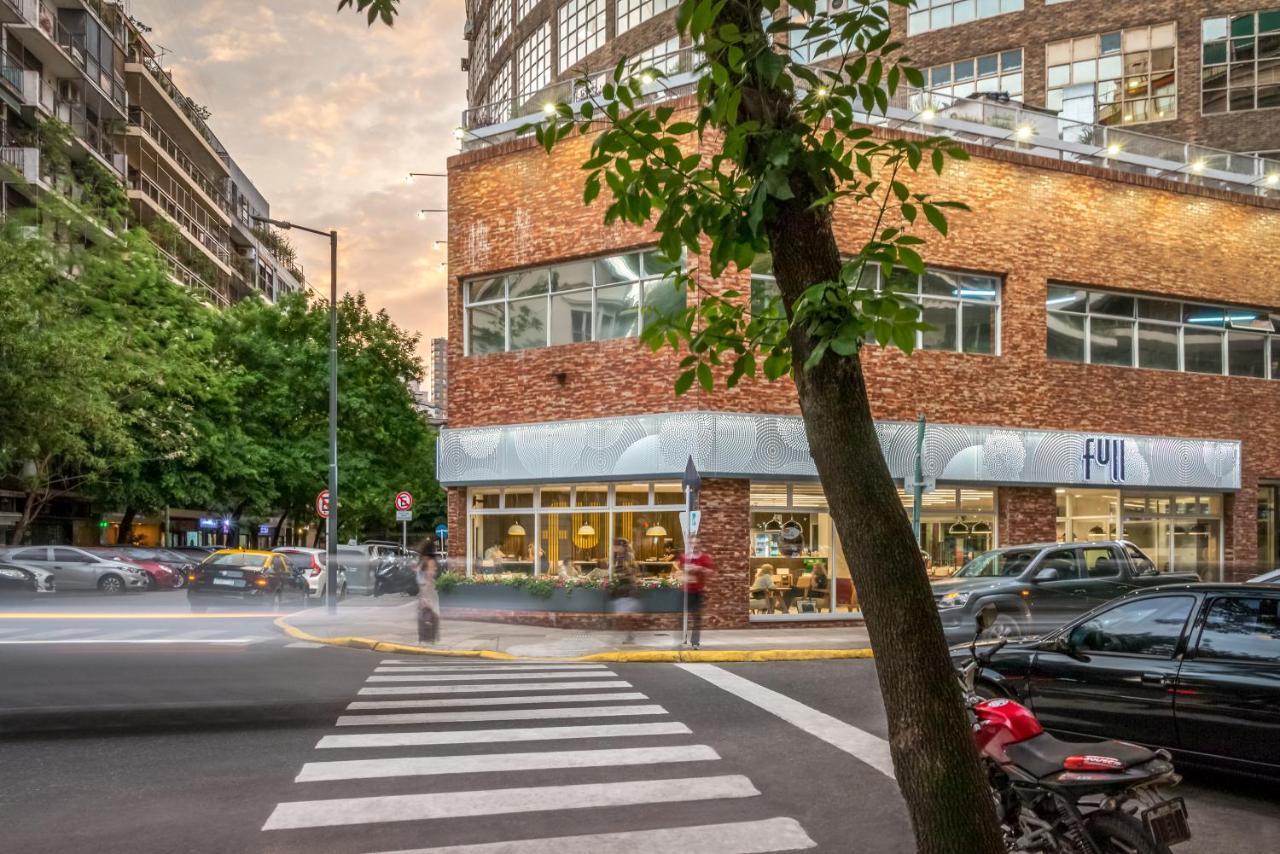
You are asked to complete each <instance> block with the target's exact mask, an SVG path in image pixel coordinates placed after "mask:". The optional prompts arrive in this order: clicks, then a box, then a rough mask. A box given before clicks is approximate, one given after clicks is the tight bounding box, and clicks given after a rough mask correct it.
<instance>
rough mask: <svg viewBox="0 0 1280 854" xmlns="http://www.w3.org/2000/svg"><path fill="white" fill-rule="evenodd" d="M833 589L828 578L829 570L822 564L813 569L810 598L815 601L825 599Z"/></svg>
mask: <svg viewBox="0 0 1280 854" xmlns="http://www.w3.org/2000/svg"><path fill="white" fill-rule="evenodd" d="M830 589H831V579H829V578H828V577H827V568H826V567H825V566H823V565H822V564H820V563H819V564H815V565H814V567H813V580H812V582H811V583H810V585H809V596H810V597H812V598H814V599H825V598H827V593H828V592H829V591H830Z"/></svg>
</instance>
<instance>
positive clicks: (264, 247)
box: [0, 0, 303, 305]
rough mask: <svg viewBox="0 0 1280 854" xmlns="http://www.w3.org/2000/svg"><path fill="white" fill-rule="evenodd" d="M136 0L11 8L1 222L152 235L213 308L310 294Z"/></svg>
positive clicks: (5, 46) (25, 2)
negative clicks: (15, 216) (27, 219)
mask: <svg viewBox="0 0 1280 854" xmlns="http://www.w3.org/2000/svg"><path fill="white" fill-rule="evenodd" d="M148 31H149V30H148V28H147V27H146V26H145V25H144V24H142V23H140V22H138V21H137V20H136V19H134V18H133V17H132V16H131V15H130V14H129V9H128V4H127V2H124V0H0V33H2V34H3V39H2V40H0V61H2V68H0V71H2V73H0V101H2V102H3V114H2V115H0V182H2V189H3V192H2V193H0V199H2V200H3V202H2V204H3V206H2V207H0V213H5V214H8V213H15V212H17V211H18V210H20V209H23V208H30V209H34V210H35V211H37V212H49V211H56V214H57V215H56V216H49V217H44V215H43V213H37V214H36V215H37V216H42V217H43V218H45V219H46V220H48V221H52V220H56V221H57V222H58V223H59V224H58V226H57V227H58V228H60V229H64V230H72V231H74V232H75V233H74V234H72V235H70V236H71V237H75V238H78V239H84V240H91V241H92V240H107V239H111V238H113V237H114V235H115V233H116V232H117V231H119V230H120V229H122V228H125V227H133V226H139V227H142V228H145V229H146V230H147V232H148V234H149V235H150V236H151V238H152V241H153V242H154V243H155V245H156V247H157V248H158V249H159V251H160V253H161V255H162V257H163V258H164V259H165V261H166V263H167V264H168V267H169V271H170V274H171V276H172V278H173V279H174V281H176V282H178V283H180V284H182V285H183V286H184V287H187V288H189V289H191V290H192V291H193V292H194V293H196V294H197V295H198V296H199V297H200V298H201V299H203V300H205V301H207V302H209V303H211V304H214V305H228V304H230V303H231V302H233V301H235V300H237V299H241V298H243V297H245V296H246V295H248V294H250V293H258V294H261V295H262V296H264V297H265V298H267V299H270V300H274V299H276V298H278V297H279V296H281V295H283V294H285V293H288V292H291V291H296V290H298V289H300V288H301V287H302V282H303V273H302V269H301V266H300V265H299V264H298V263H297V259H296V257H295V256H294V254H293V251H292V247H290V246H289V244H288V241H287V240H285V239H284V238H283V237H281V236H280V235H278V234H276V233H274V232H272V231H270V230H269V229H266V228H264V227H262V226H260V225H259V224H258V223H257V222H256V221H255V220H254V217H255V216H258V217H266V216H268V215H269V213H270V208H269V205H268V204H267V201H266V199H264V198H263V196H262V194H261V193H260V192H259V191H258V190H257V188H256V187H254V185H253V183H252V181H250V179H249V178H248V177H247V176H246V175H245V174H244V172H243V170H241V169H240V167H239V166H238V165H237V164H236V163H235V161H234V160H233V159H232V157H231V156H230V155H229V154H228V152H227V150H226V148H225V146H223V144H222V143H221V142H220V141H219V140H218V138H217V136H216V135H215V134H214V133H213V131H212V130H211V129H210V128H209V125H208V122H207V118H208V113H207V111H206V110H205V109H204V108H203V107H201V106H200V105H199V104H197V103H195V102H194V101H192V99H190V98H189V97H187V96H186V95H184V94H183V92H182V90H181V89H180V88H179V87H178V85H177V83H176V82H175V81H174V79H173V77H172V75H171V74H169V73H168V72H167V71H166V70H165V69H164V68H163V67H162V66H161V64H160V62H159V61H158V60H157V59H156V56H155V51H154V50H153V48H152V46H151V44H150V43H149V41H148V39H147V36H146V33H147V32H148Z"/></svg>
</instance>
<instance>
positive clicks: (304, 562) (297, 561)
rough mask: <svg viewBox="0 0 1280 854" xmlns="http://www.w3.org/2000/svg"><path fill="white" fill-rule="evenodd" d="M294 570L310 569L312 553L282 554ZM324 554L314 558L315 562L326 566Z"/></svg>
mask: <svg viewBox="0 0 1280 854" xmlns="http://www.w3.org/2000/svg"><path fill="white" fill-rule="evenodd" d="M280 554H282V555H284V559H285V560H286V561H287V562H288V564H289V566H290V567H291V568H292V569H310V567H311V561H312V555H311V553H310V552H281V553H280ZM324 558H325V556H324V554H323V553H321V554H317V555H315V556H314V559H315V562H316V563H318V564H320V565H321V566H324Z"/></svg>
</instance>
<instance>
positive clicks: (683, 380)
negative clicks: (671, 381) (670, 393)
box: [676, 370, 694, 395]
mask: <svg viewBox="0 0 1280 854" xmlns="http://www.w3.org/2000/svg"><path fill="white" fill-rule="evenodd" d="M693 378H694V372H693V371H692V370H688V371H685V372H684V373H682V374H680V376H678V377H676V394H677V395H680V394H684V393H685V392H687V391H688V390H689V389H690V388H692V387H693Z"/></svg>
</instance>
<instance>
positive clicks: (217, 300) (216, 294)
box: [153, 241, 231, 306]
mask: <svg viewBox="0 0 1280 854" xmlns="http://www.w3.org/2000/svg"><path fill="white" fill-rule="evenodd" d="M153 243H154V241H153ZM154 245H155V247H156V251H157V252H159V253H160V257H161V258H163V259H164V261H165V264H166V265H167V266H168V267H169V275H170V277H171V278H172V279H173V280H174V281H175V282H177V283H178V284H180V285H183V286H184V287H186V288H187V289H189V290H191V291H194V292H195V294H196V296H197V297H199V298H200V299H203V300H204V301H205V302H207V303H209V304H210V305H217V306H227V305H230V304H231V301H230V300H229V299H227V295H226V294H224V293H223V292H222V291H220V290H218V289H217V288H215V287H214V286H213V285H211V284H209V283H208V282H206V281H205V280H204V279H202V278H201V277H200V276H198V275H197V274H196V273H195V271H193V270H192V269H191V268H190V267H188V266H187V265H186V264H183V263H182V262H181V261H179V260H178V259H177V258H175V257H174V256H173V255H171V254H169V253H168V252H167V251H165V249H164V248H163V247H161V246H160V245H159V244H154Z"/></svg>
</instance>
